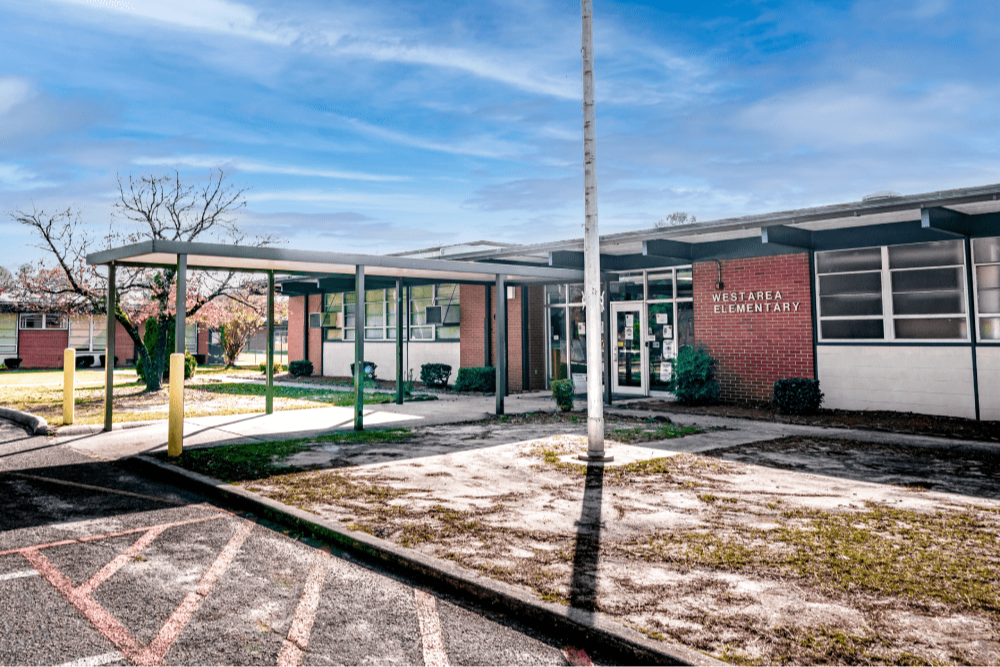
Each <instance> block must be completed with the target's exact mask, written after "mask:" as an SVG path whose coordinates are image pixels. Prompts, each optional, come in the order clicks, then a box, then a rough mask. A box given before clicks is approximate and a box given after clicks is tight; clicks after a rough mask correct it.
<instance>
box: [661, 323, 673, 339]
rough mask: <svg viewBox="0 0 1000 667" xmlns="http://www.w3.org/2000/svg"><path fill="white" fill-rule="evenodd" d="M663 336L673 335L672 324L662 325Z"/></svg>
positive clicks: (671, 336) (669, 336) (670, 336)
mask: <svg viewBox="0 0 1000 667" xmlns="http://www.w3.org/2000/svg"><path fill="white" fill-rule="evenodd" d="M663 337H664V338H673V337H674V328H673V327H672V326H670V325H669V324H667V325H664V327H663Z"/></svg>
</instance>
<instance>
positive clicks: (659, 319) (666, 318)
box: [656, 313, 670, 324]
mask: <svg viewBox="0 0 1000 667" xmlns="http://www.w3.org/2000/svg"><path fill="white" fill-rule="evenodd" d="M656 323H657V324H669V323H670V313H657V314H656Z"/></svg>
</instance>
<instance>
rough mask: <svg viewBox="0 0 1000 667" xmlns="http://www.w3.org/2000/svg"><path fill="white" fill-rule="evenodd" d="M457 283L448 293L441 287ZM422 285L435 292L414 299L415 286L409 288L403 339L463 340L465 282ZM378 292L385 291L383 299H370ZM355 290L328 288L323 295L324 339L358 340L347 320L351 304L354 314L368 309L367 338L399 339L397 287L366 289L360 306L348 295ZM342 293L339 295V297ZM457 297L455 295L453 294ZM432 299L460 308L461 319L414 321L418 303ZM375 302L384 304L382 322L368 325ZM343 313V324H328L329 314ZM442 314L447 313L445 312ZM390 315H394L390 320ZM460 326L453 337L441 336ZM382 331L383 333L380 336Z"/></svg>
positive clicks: (435, 303) (375, 340)
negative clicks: (397, 336) (430, 321)
mask: <svg viewBox="0 0 1000 667" xmlns="http://www.w3.org/2000/svg"><path fill="white" fill-rule="evenodd" d="M442 286H446V287H454V288H455V291H454V293H453V295H452V294H449V295H445V294H442V292H441V287H442ZM421 287H430V288H431V296H430V297H429V298H428V297H421V298H417V299H414V298H412V294H413V292H412V290H413V288H412V287H411V288H410V290H409V291H408V294H407V298H406V299H405V300H404V303H403V309H404V312H403V314H402V316H403V322H404V324H405V325H406V326H404V327H403V340H404V341H409V342H417V343H421V342H423V343H429V342H437V341H441V342H445V343H457V342H460V340H461V329H460V328H461V304H462V301H461V292H462V286H461V284H459V283H434V284H431V285H422V286H421ZM374 292H381V299H373V300H369V296H370V295H371V294H372V293H374ZM353 294H354V291H353V290H349V291H345V292H327V293H326V294H324V296H323V314H324V319H323V336H322V339H323V342H327V343H351V342H354V325H353V324H351V325H348V324H347V310H348V307H353V308H354V317H357V316H358V313H359V312H364V318H365V324H364V327H363V328H364V331H365V342H372V343H389V342H395V340H396V322H395V317H397V316H398V314H397V313H396V312H395V308H396V288H394V287H390V288H386V289H371V290H365V302H364V304H363V305H362V306H360V307H359V305H358V304H351V303H348V295H353ZM338 297H339V298H338ZM452 297H453V298H452ZM425 302H428V305H430V306H441V307H442V308H444V309H445V310H448V311H450V310H452V309H456V308H457V309H458V312H459V321H458V322H442V323H441V324H414V323H413V322H412V321H411V318H412V317H413V316H414V315H415V314H416V312H417V311H416V309H415V308H414V304H417V303H421V304H422V303H425ZM373 304H381V317H382V324H381V325H378V326H369V325H368V317H369V315H368V312H367V309H368V306H371V305H373ZM334 313H339V314H340V316H341V317H340V319H339V324H340V326H336V327H334V326H327V322H328V321H330V320H328V319H327V317H326V316H327V315H329V314H334ZM442 315H444V313H443V312H442ZM390 316H391V317H392V318H393V319H392V320H390ZM442 329H444V330H451V329H454V330H456V334H457V335H455V336H453V337H441V336H440V330H442ZM334 332H340V337H333V336H336V333H334ZM379 334H381V336H379Z"/></svg>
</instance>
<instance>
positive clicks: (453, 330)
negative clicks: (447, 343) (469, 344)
mask: <svg viewBox="0 0 1000 667" xmlns="http://www.w3.org/2000/svg"><path fill="white" fill-rule="evenodd" d="M458 332H459V327H438V328H437V338H438V340H458Z"/></svg>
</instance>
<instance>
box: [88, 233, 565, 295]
mask: <svg viewBox="0 0 1000 667" xmlns="http://www.w3.org/2000/svg"><path fill="white" fill-rule="evenodd" d="M181 255H184V256H186V260H187V267H188V269H194V270H204V271H244V272H271V271H273V272H274V273H281V274H286V275H299V276H344V277H352V278H353V276H354V275H355V272H356V270H357V267H358V266H363V267H365V269H364V270H365V276H366V277H368V276H372V277H376V278H386V279H396V278H402V279H404V280H406V281H433V282H458V283H483V284H485V283H493V282H494V281H496V279H497V276H504V277H505V280H506V281H507V282H509V283H510V284H516V285H522V284H532V283H539V284H545V283H562V282H582V281H583V271H580V270H577V269H564V268H555V267H550V266H525V265H522V264H513V263H506V262H496V263H483V262H468V261H456V260H451V259H425V258H415V257H398V256H387V255H359V254H345V253H335V252H320V251H314V250H291V249H286V248H261V247H249V246H239V245H224V244H217V243H187V242H181V241H166V240H160V239H154V240H149V241H142V242H140V243H134V244H131V245H127V246H122V247H119V248H112V249H110V250H103V251H100V252H95V253H91V254H90V255H87V263H88V264H91V265H100V264H110V263H112V262H113V263H115V264H116V265H118V266H135V267H161V268H173V267H176V266H177V262H178V257H179V256H181ZM408 284H409V283H408Z"/></svg>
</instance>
